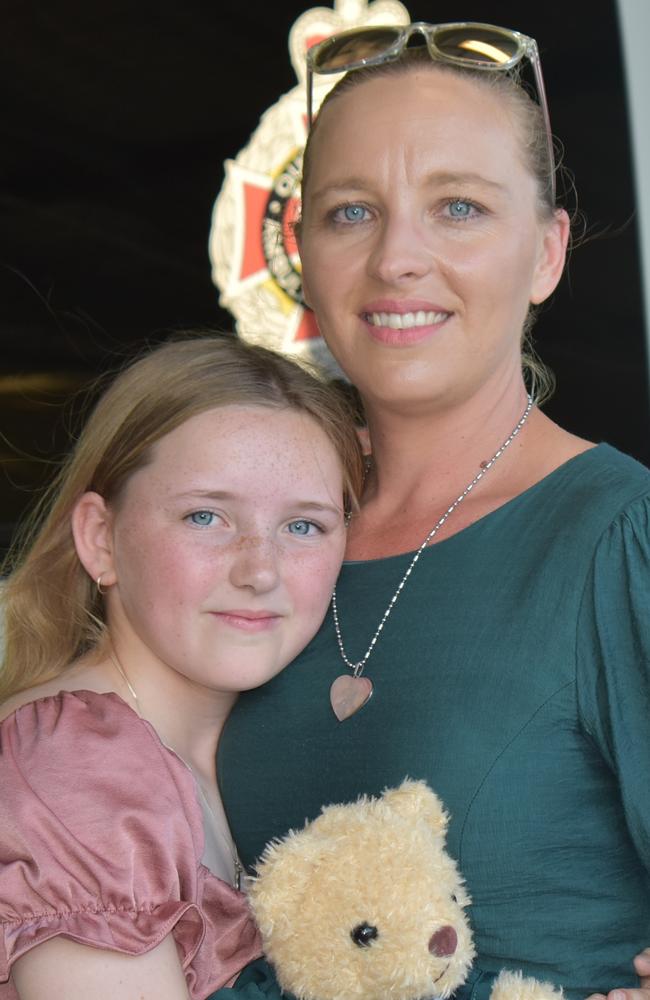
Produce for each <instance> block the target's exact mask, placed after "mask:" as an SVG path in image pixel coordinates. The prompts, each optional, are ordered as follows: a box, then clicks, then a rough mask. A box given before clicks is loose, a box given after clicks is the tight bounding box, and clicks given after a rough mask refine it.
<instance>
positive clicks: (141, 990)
mask: <svg viewBox="0 0 650 1000" xmlns="http://www.w3.org/2000/svg"><path fill="white" fill-rule="evenodd" d="M12 976H13V981H14V985H15V987H16V990H17V992H18V996H19V1000H42V998H43V997H45V996H46V997H47V998H48V1000H88V997H92V998H93V1000H134V998H135V997H137V998H138V1000H189V996H190V994H189V993H188V990H187V985H186V983H185V976H184V975H183V970H182V968H181V963H180V959H179V957H178V953H177V951H176V945H175V943H174V939H173V938H172V936H171V934H168V935H167V937H165V938H163V940H162V941H161V943H160V944H159V945H157V946H156V947H155V948H153V949H152V950H151V951H148V952H146V953H145V954H144V955H124V954H120V953H118V952H113V951H105V950H100V949H99V948H91V947H88V946H87V945H83V944H77V943H76V942H75V941H69V940H67V939H65V938H61V937H59V938H52V939H51V940H49V941H45V942H44V943H43V944H40V945H38V946H37V947H36V948H34V949H33V950H32V951H30V952H28V953H27V954H26V955H23V957H22V958H19V959H18V960H17V961H16V963H15V964H14V967H13V972H12Z"/></svg>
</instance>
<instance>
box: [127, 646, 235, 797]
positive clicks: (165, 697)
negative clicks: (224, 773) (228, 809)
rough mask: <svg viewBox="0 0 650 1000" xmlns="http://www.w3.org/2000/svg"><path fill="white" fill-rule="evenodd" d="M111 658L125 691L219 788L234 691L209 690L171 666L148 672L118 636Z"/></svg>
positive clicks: (208, 784) (184, 756) (140, 711)
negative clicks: (218, 759) (220, 754)
mask: <svg viewBox="0 0 650 1000" xmlns="http://www.w3.org/2000/svg"><path fill="white" fill-rule="evenodd" d="M109 659H110V665H111V667H112V668H113V670H114V672H115V674H116V678H117V682H118V683H117V684H116V689H117V690H118V693H119V694H120V695H121V697H123V698H124V700H125V701H126V702H127V703H128V704H130V705H131V707H132V708H133V709H135V711H136V712H137V713H138V715H140V716H141V717H142V718H143V719H146V721H147V722H149V723H151V725H152V726H153V727H154V729H155V730H156V732H157V733H158V736H159V737H160V740H161V741H162V743H164V744H165V745H166V746H167V747H169V748H170V749H171V750H174V751H175V752H176V753H177V754H178V756H179V757H181V758H182V759H183V760H184V761H185V763H186V764H188V765H189V766H190V768H191V769H192V770H193V771H194V772H195V774H196V776H197V778H198V779H200V781H201V784H202V785H203V786H204V787H207V788H209V789H210V788H211V789H214V790H216V771H215V755H216V751H217V744H218V741H219V737H220V735H221V730H222V729H223V726H224V723H225V721H226V719H227V717H228V714H229V712H230V709H231V708H232V706H233V704H234V702H235V699H236V694H235V693H234V692H229V691H226V692H223V691H212V690H208V689H206V688H204V687H202V686H201V685H198V684H193V683H192V682H190V681H188V679H187V678H185V677H182V676H181V675H179V674H178V673H176V671H174V670H172V669H171V668H169V669H168V670H167V671H166V672H161V671H160V669H158V670H157V671H156V672H155V674H154V673H153V672H152V673H150V672H149V671H148V670H147V667H146V663H145V662H143V659H140V658H137V657H135V656H131V657H129V655H128V653H127V651H126V650H125V649H124V648H123V647H122V646H121V644H120V642H119V639H114V642H113V647H112V650H111V653H110V657H109Z"/></svg>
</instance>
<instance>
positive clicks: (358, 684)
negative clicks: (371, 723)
mask: <svg viewBox="0 0 650 1000" xmlns="http://www.w3.org/2000/svg"><path fill="white" fill-rule="evenodd" d="M371 696H372V681H371V680H369V679H368V678H367V677H348V676H347V674H343V675H342V676H341V677H337V678H336V680H335V681H334V683H333V684H332V686H331V688H330V701H331V703H332V708H333V709H334V715H335V716H336V718H337V719H338V720H339V722H343V720H344V719H349V718H350V716H351V715H354V713H355V712H358V711H359V709H360V708H363V706H364V705H365V704H366V703H367V702H368V701H369V700H370V698H371Z"/></svg>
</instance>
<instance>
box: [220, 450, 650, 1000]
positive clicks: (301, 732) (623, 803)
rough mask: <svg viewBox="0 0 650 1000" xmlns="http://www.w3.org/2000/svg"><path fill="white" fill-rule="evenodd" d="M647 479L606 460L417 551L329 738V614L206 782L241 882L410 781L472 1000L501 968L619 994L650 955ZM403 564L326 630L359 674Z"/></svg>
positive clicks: (361, 578)
mask: <svg viewBox="0 0 650 1000" xmlns="http://www.w3.org/2000/svg"><path fill="white" fill-rule="evenodd" d="M649 495H650V472H649V471H648V470H647V469H645V468H643V467H642V466H640V465H638V464H637V463H636V462H634V461H633V460H632V459H629V458H627V457H626V456H624V455H622V454H620V453H619V452H617V451H616V450H614V449H613V448H610V447H609V446H607V445H600V446H599V447H597V448H594V449H593V450H591V451H588V452H585V453H584V454H582V455H579V456H578V457H576V458H574V459H572V460H571V461H569V462H567V463H566V464H565V465H563V466H561V467H560V468H559V469H557V470H556V471H555V472H553V473H552V474H551V475H549V476H547V477H546V478H545V479H543V480H542V481H541V482H540V483H538V484H537V485H535V486H533V487H532V488H531V489H529V490H527V491H526V492H524V493H523V494H521V495H520V496H518V497H516V498H515V499H514V500H511V501H510V502H509V503H507V504H505V505H504V506H503V507H501V508H499V509H498V510H496V511H494V512H493V513H491V514H489V515H487V516H486V517H484V518H482V519H481V520H479V521H477V522H476V523H475V524H473V525H471V526H470V527H468V528H466V529H464V530H463V531H461V532H459V533H458V534H456V535H454V536H452V537H451V538H449V539H448V540H446V541H443V542H440V543H439V544H435V545H432V546H431V547H430V548H428V549H426V550H425V552H424V553H423V555H422V558H421V559H420V561H419V562H418V564H417V566H416V567H415V570H414V572H413V574H412V576H411V578H410V579H409V581H408V583H407V585H406V587H405V589H404V591H403V593H402V595H401V597H400V599H399V600H398V602H397V604H396V605H395V608H394V610H393V613H392V615H391V618H390V619H389V621H388V624H387V625H386V627H385V629H384V631H383V633H382V635H381V637H380V639H379V641H378V643H377V646H376V649H375V650H374V651H373V653H372V655H371V657H370V659H369V661H368V663H367V666H366V671H365V672H366V674H367V676H369V677H370V678H371V679H372V682H373V684H374V694H373V697H372V699H371V700H370V702H368V704H367V705H366V706H365V707H364V708H363V709H361V711H359V712H358V713H357V714H356V715H355V716H353V717H352V718H350V719H348V720H347V721H345V722H342V723H339V722H338V721H337V720H336V718H335V717H334V715H333V713H332V710H331V708H330V704H329V689H330V685H331V684H332V681H333V680H334V679H335V678H336V677H337V676H339V675H340V674H343V673H346V672H347V668H346V667H345V666H344V665H343V663H342V661H341V658H340V655H339V652H338V649H337V644H336V639H335V635H334V628H333V623H332V619H331V614H330V615H328V617H327V618H326V620H325V622H324V624H323V626H322V628H321V630H320V632H319V633H318V635H317V636H316V638H315V639H314V641H313V642H312V643H311V645H310V646H309V647H308V649H307V650H306V651H305V652H304V653H303V654H302V655H301V656H300V657H299V658H298V659H297V660H296V661H295V662H294V663H293V664H291V666H289V667H288V668H287V669H286V670H285V671H284V672H283V673H282V674H281V675H280V676H278V677H277V678H276V679H275V680H274V681H272V682H271V683H269V684H267V685H266V686H265V687H263V688H260V689H259V690H257V691H254V692H251V693H249V694H247V695H244V696H243V697H242V698H241V699H240V701H239V703H238V705H237V707H236V708H235V710H234V712H233V714H232V716H231V719H230V721H229V723H228V725H227V727H226V730H225V732H224V734H223V737H222V740H221V745H220V749H219V777H220V783H221V788H222V792H223V797H224V802H225V806H226V811H227V813H228V817H229V820H230V823H231V825H232V830H233V833H234V836H235V840H236V842H237V844H238V846H239V849H240V851H241V855H242V858H243V860H244V862H245V864H247V865H252V864H253V862H254V860H255V858H256V857H257V856H258V855H259V854H260V853H261V851H262V849H263V847H264V844H265V843H266V842H267V841H268V840H269V839H270V838H272V837H276V836H279V835H282V834H283V833H285V831H286V830H287V829H288V828H290V827H300V826H302V825H303V823H304V821H305V820H306V819H311V818H312V817H314V816H316V815H317V814H318V812H319V811H320V808H321V806H322V805H323V804H325V803H329V802H344V801H349V800H352V799H354V798H356V797H357V796H358V795H359V794H360V793H369V794H377V793H380V792H381V791H382V789H383V788H385V787H387V786H393V785H397V784H399V783H400V782H401V781H402V780H403V778H404V777H405V776H407V775H408V776H410V777H412V778H423V779H425V780H426V781H427V782H429V784H430V785H431V787H432V788H433V789H435V790H436V791H437V793H438V794H439V795H440V796H441V798H442V799H443V801H444V802H445V804H446V806H447V808H448V810H449V812H450V813H451V824H450V830H449V841H448V847H449V851H450V852H451V854H452V855H453V856H454V857H455V858H456V859H457V860H458V862H459V865H460V868H461V871H462V872H463V874H464V876H465V878H466V880H467V885H468V889H469V891H470V894H471V896H472V899H473V905H472V906H471V907H470V910H469V917H470V920H471V922H472V925H473V928H474V933H475V939H476V946H477V952H478V957H477V960H476V965H475V971H474V973H473V975H472V979H471V981H470V984H469V986H468V988H467V989H466V990H465V991H464V992H465V994H466V995H468V996H474V997H477V998H479V1000H480V998H482V997H484V996H486V995H487V993H488V991H489V986H490V983H491V978H492V976H493V975H494V974H495V973H497V972H498V971H499V970H500V969H501V968H502V967H504V966H505V967H509V968H513V969H522V970H523V972H524V973H525V974H528V975H533V976H538V977H541V978H544V979H550V980H552V981H555V982H556V983H558V984H561V985H562V986H564V988H565V990H566V991H567V993H568V995H569V997H572V998H573V997H575V998H576V1000H577V998H581V997H586V996H587V995H588V994H589V993H591V992H592V991H603V992H605V991H607V990H608V989H610V988H612V987H614V986H626V985H633V984H635V983H636V977H635V976H634V972H633V968H632V958H633V956H634V955H635V954H636V952H637V951H639V950H640V949H641V948H643V947H644V946H647V945H650V874H649V873H650V554H649V553H650V505H649V502H648V498H649ZM410 559H411V556H410V555H400V556H395V557H393V558H388V559H377V560H372V561H368V562H350V563H346V564H345V566H344V568H343V571H342V574H341V579H340V583H339V586H338V591H337V593H338V605H339V614H340V619H341V629H342V633H343V637H344V641H345V645H346V647H347V650H348V655H349V656H350V657H351V658H353V659H358V658H360V657H361V656H362V655H363V653H364V652H365V650H366V648H367V646H368V643H369V641H370V638H371V637H372V635H373V633H374V631H375V629H376V627H377V624H378V622H379V620H380V618H381V616H382V614H383V611H384V609H385V608H386V605H387V604H388V601H389V599H390V597H391V595H392V594H393V592H394V590H395V588H396V586H397V584H398V582H399V580H400V579H401V577H402V575H403V573H404V571H405V569H406V567H407V565H408V563H409V561H410Z"/></svg>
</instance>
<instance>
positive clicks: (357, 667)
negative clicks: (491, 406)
mask: <svg viewBox="0 0 650 1000" xmlns="http://www.w3.org/2000/svg"><path fill="white" fill-rule="evenodd" d="M532 408H533V398H532V396H530V395H529V396H528V397H527V403H526V409H525V410H524V412H523V414H522V416H521V418H520V419H519V421H518V422H517V424H516V426H515V428H514V430H513V431H512V432H511V433H510V434H509V435H508V437H507V438H506V440H505V441H504V442H503V444H502V445H501V447H500V448H499V449H498V450H497V451H495V453H494V455H493V456H492V458H491V459H490V461H489V462H484V463H482V464H481V470H480V472H478V473H477V474H476V475H475V476H474V478H473V479H472V481H471V483H468V484H467V486H466V487H465V489H464V490H463V492H462V493H461V494H460V496H459V497H457V498H456V499H455V500H454V502H453V503H452V504H451V506H450V507H448V508H447V510H446V511H445V512H444V514H443V515H442V517H441V518H440V520H439V521H437V522H436V523H435V524H434V526H433V528H432V529H431V531H430V532H429V534H428V535H427V537H426V538H425V539H424V541H423V542H422V545H421V546H420V548H419V549H418V550H417V552H416V553H415V555H414V556H413V558H412V559H411V562H410V563H409V565H408V567H407V569H406V572H405V573H404V576H403V577H402V579H401V580H400V582H399V584H398V585H397V590H396V591H395V593H394V594H393V596H392V597H391V599H390V601H389V604H388V607H387V608H386V610H385V611H384V614H383V616H382V619H381V621H380V622H379V625H378V626H377V631H376V632H375V634H374V635H373V637H372V639H371V640H370V645H369V646H368V648H367V650H366V652H365V655H364V656H362V658H361V659H360V660H358V661H357V662H356V663H354V662H353V661H352V660H350V658H349V657H348V655H347V653H346V651H345V646H344V645H343V636H342V635H341V624H340V622H339V612H338V607H337V603H336V587H334V590H333V592H332V617H333V619H334V630H335V632H336V641H337V643H338V647H339V652H340V654H341V658H342V659H343V662H344V663H345V664H346V666H348V667H349V668H350V670H351V671H352V674H353V676H354V677H360V676H361V674H362V672H363V668H364V667H365V665H366V663H367V662H368V658H369V656H370V654H371V653H372V651H373V649H374V648H375V645H376V643H377V640H378V639H379V636H380V635H381V633H382V630H383V628H384V625H385V624H386V622H387V621H388V617H389V615H390V613H391V611H392V610H393V608H394V607H395V604H396V602H397V598H398V597H399V595H400V594H401V593H402V590H403V589H404V586H405V584H406V581H407V580H408V578H409V577H410V575H411V573H412V572H413V570H414V569H415V564H416V563H417V561H418V559H419V558H420V556H421V555H422V553H423V552H424V550H425V549H426V547H427V545H428V544H429V542H430V541H431V539H432V538H433V537H434V535H436V534H437V533H438V532H439V531H440V529H441V528H442V526H443V524H445V522H446V521H447V518H449V517H451V515H452V514H453V513H454V511H455V510H456V508H457V507H459V506H460V504H461V503H462V502H463V500H464V499H465V497H466V496H467V495H468V494H469V493H471V492H472V490H473V489H474V487H475V486H476V485H477V483H479V482H480V481H481V479H483V476H484V475H485V474H486V473H487V472H489V471H490V469H491V468H492V466H493V465H494V463H495V462H497V461H498V460H499V459H500V458H501V456H502V455H503V453H504V451H505V450H506V448H508V446H509V445H511V444H512V442H513V441H514V439H515V438H516V437H517V434H519V431H520V430H521V428H522V427H523V426H524V424H525V423H526V421H527V420H528V417H529V416H530V411H531V410H532Z"/></svg>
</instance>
